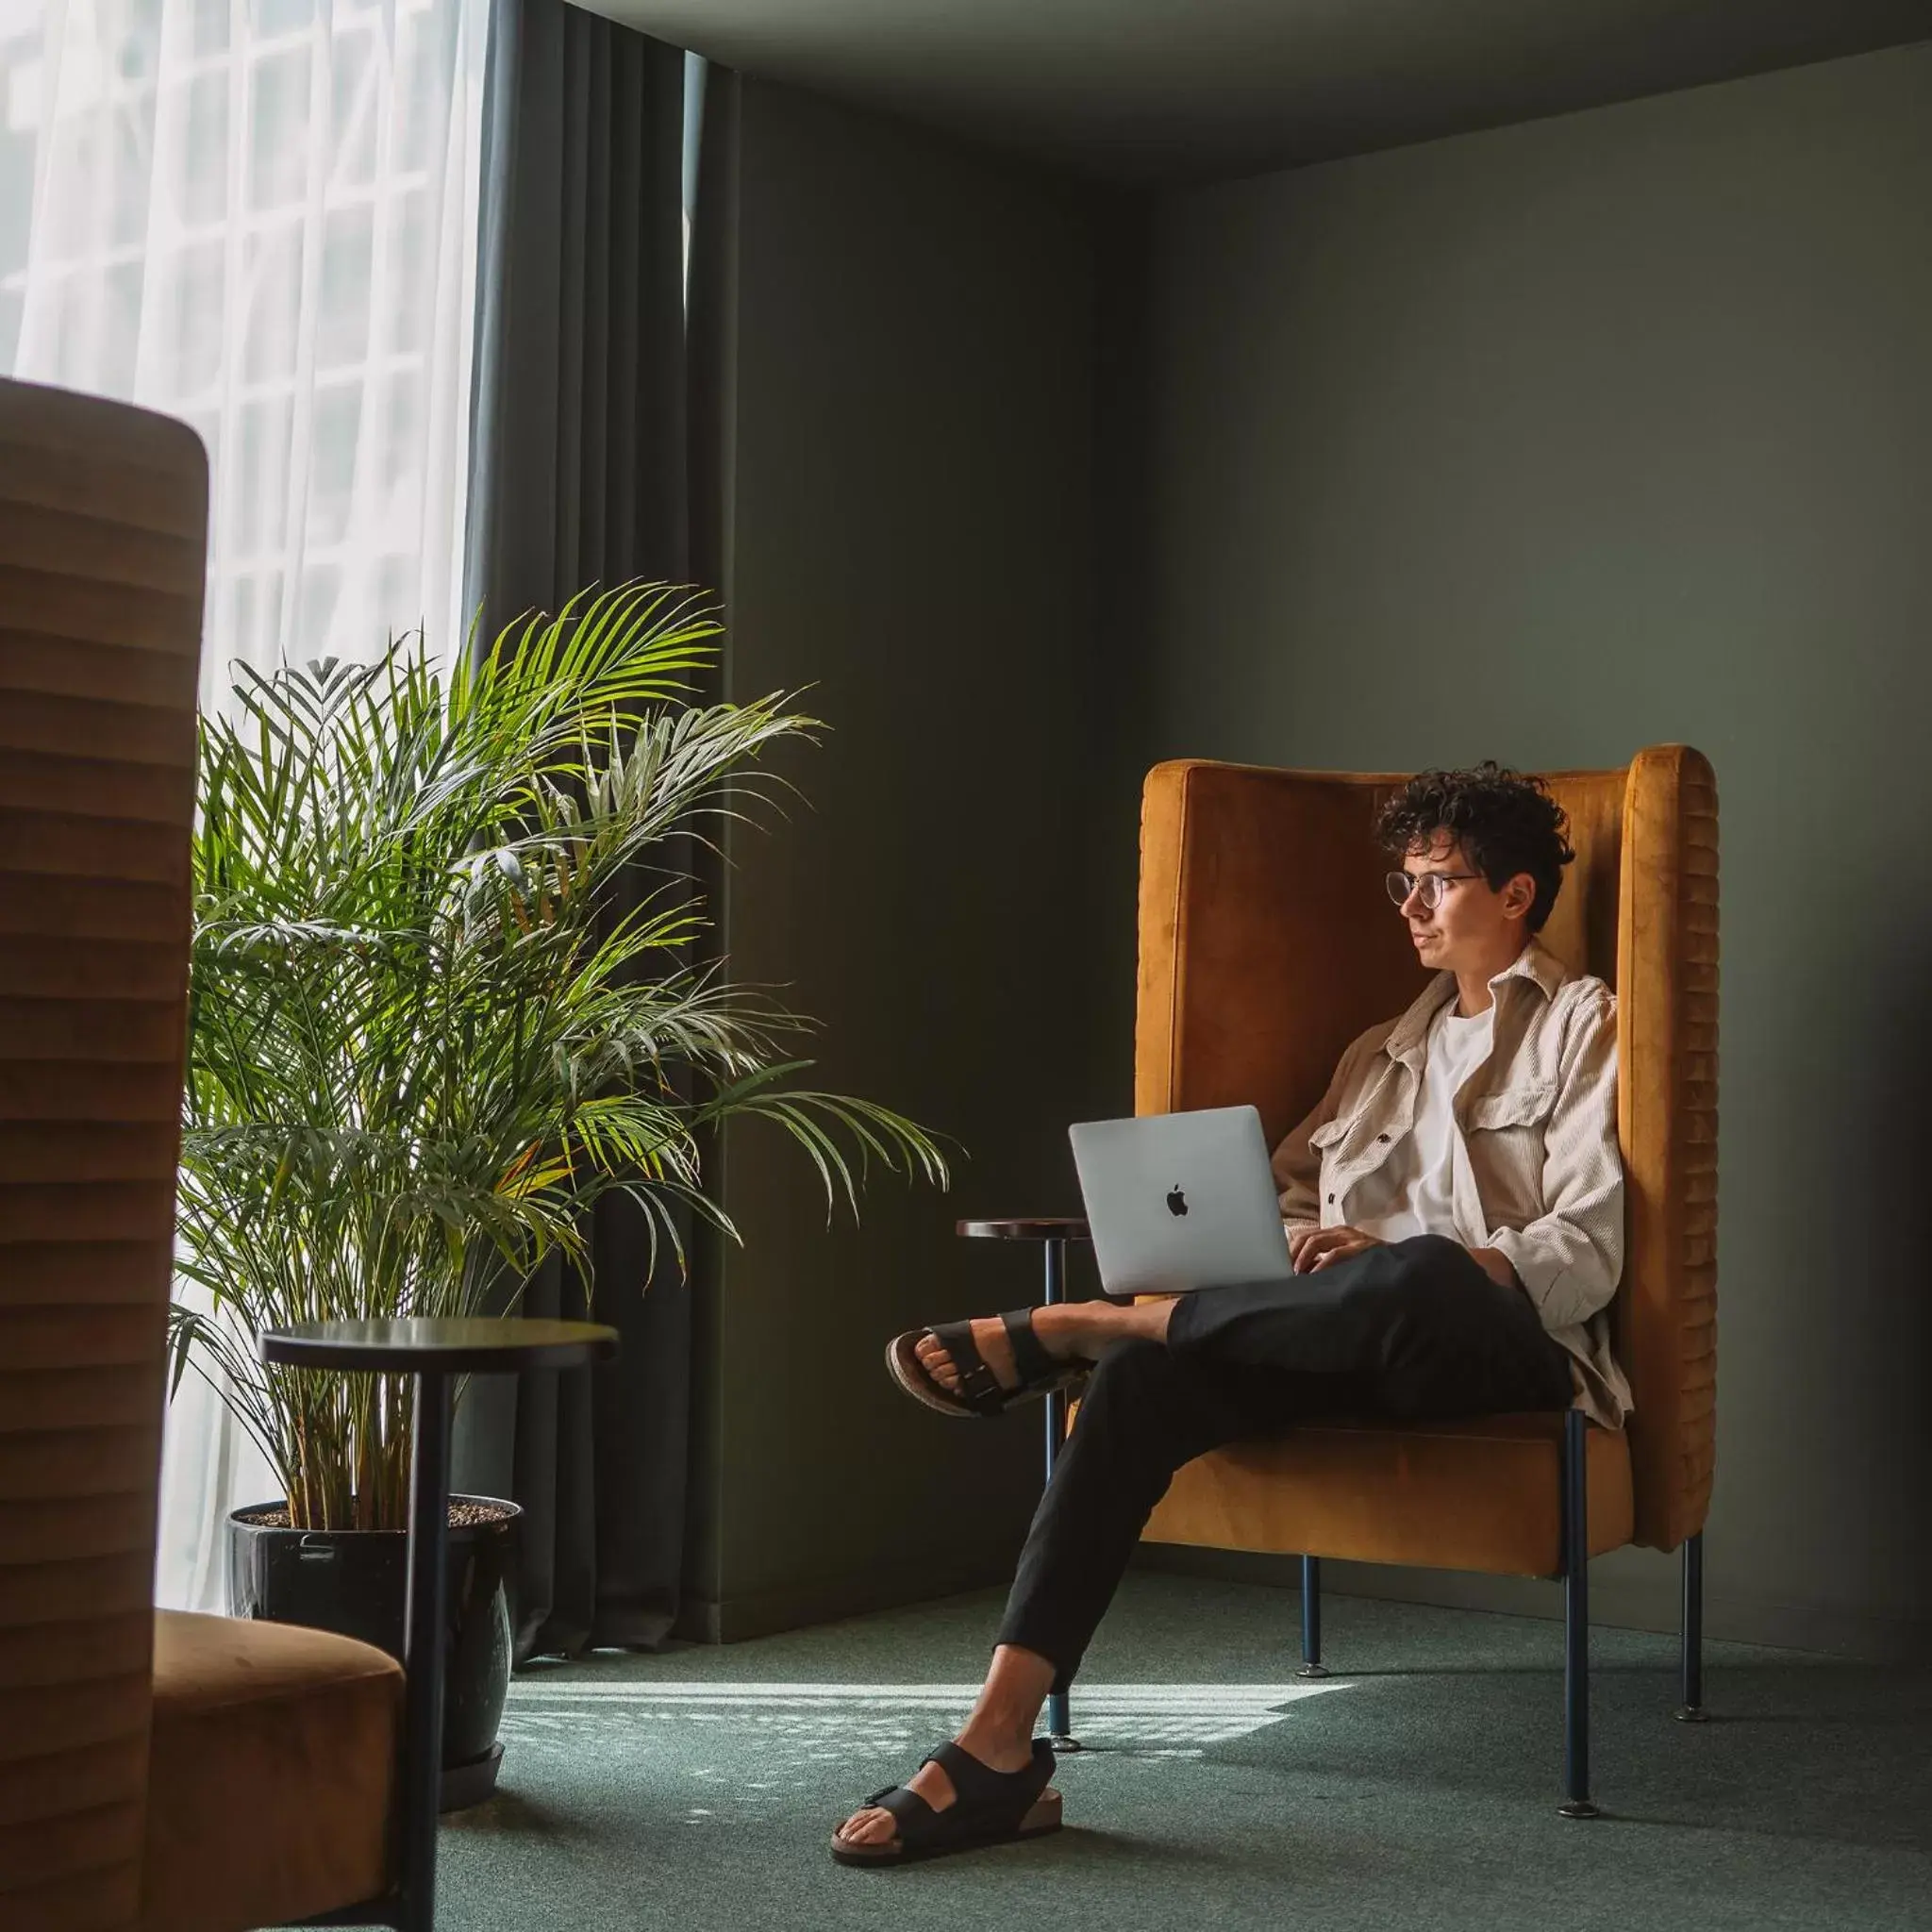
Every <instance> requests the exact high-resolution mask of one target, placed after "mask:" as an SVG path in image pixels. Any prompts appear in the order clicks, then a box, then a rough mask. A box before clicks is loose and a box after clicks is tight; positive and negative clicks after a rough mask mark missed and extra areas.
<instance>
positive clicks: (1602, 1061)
mask: <svg viewBox="0 0 1932 1932" xmlns="http://www.w3.org/2000/svg"><path fill="white" fill-rule="evenodd" d="M1566 830H1567V821H1566V820H1565V817H1564V814H1563V812H1562V810H1561V808H1559V807H1558V806H1557V804H1556V803H1555V801H1554V800H1553V799H1551V798H1550V796H1549V795H1548V791H1547V788H1546V787H1544V786H1543V784H1542V782H1541V780H1540V779H1536V778H1525V777H1522V776H1520V775H1518V774H1515V773H1512V772H1507V771H1504V770H1502V769H1500V768H1499V767H1497V766H1496V765H1495V764H1493V763H1491V764H1485V765H1482V766H1479V767H1477V768H1476V769H1474V770H1473V771H1465V772H1427V773H1424V774H1422V775H1420V776H1419V777H1416V778H1414V779H1412V780H1410V782H1409V783H1408V784H1407V786H1405V787H1404V788H1403V789H1402V790H1401V791H1398V792H1397V793H1395V794H1394V795H1393V796H1392V797H1391V798H1390V799H1389V800H1388V801H1387V802H1386V803H1385V805H1384V806H1383V807H1382V808H1381V811H1380V813H1379V815H1378V817H1377V820H1376V833H1377V836H1378V838H1379V839H1380V841H1381V842H1382V844H1383V846H1384V848H1385V849H1386V850H1387V851H1388V852H1389V853H1390V855H1391V857H1392V858H1396V859H1397V860H1398V861H1399V863H1400V865H1401V870H1400V871H1397V872H1391V873H1390V874H1389V893H1390V897H1391V900H1393V901H1394V902H1395V905H1396V907H1397V908H1398V909H1399V911H1400V913H1401V916H1402V918H1403V919H1404V920H1405V921H1406V922H1407V925H1408V929H1409V934H1410V937H1411V939H1412V940H1413V941H1414V944H1415V948H1416V953H1417V956H1418V958H1420V959H1421V961H1422V963H1423V964H1424V966H1429V967H1433V968H1436V969H1437V971H1436V973H1435V975H1434V977H1433V978H1432V979H1431V981H1430V982H1429V984H1428V986H1427V987H1426V989H1425V990H1424V991H1423V993H1422V994H1421V996H1420V997H1419V998H1417V999H1416V1001H1415V1002H1414V1004H1413V1005H1411V1006H1410V1008H1408V1010H1407V1012H1406V1013H1404V1014H1402V1015H1401V1016H1400V1017H1399V1018H1397V1019H1394V1020H1390V1021H1385V1022H1383V1023H1382V1024H1379V1025H1377V1026H1374V1027H1372V1028H1371V1029H1370V1030H1369V1031H1368V1032H1367V1033H1365V1034H1363V1035H1362V1036H1361V1037H1360V1038H1359V1039H1358V1040H1357V1041H1355V1042H1354V1043H1353V1044H1352V1045H1351V1046H1350V1047H1349V1048H1348V1050H1347V1051H1346V1052H1345V1053H1344V1054H1343V1055H1342V1057H1341V1064H1340V1065H1339V1066H1338V1067H1337V1068H1336V1070H1335V1075H1334V1077H1333V1078H1332V1079H1331V1080H1330V1081H1329V1083H1328V1088H1327V1091H1326V1092H1324V1094H1323V1096H1322V1098H1321V1100H1320V1102H1319V1103H1318V1104H1317V1106H1316V1107H1315V1108H1314V1110H1313V1111H1312V1112H1311V1113H1310V1114H1309V1115H1308V1116H1307V1119H1306V1120H1304V1121H1302V1122H1301V1123H1300V1124H1298V1125H1297V1126H1296V1127H1295V1128H1294V1129H1293V1131H1292V1132H1291V1133H1290V1134H1289V1135H1288V1137H1287V1139H1286V1140H1284V1141H1282V1142H1281V1144H1280V1146H1279V1147H1278V1148H1277V1149H1276V1150H1275V1153H1274V1173H1275V1177H1276V1179H1277V1180H1278V1182H1279V1183H1280V1186H1281V1212H1282V1218H1283V1220H1284V1222H1285V1223H1286V1224H1287V1227H1288V1235H1289V1250H1290V1256H1291V1264H1292V1267H1293V1271H1294V1273H1293V1275H1292V1277H1291V1278H1290V1279H1287V1280H1281V1281H1270V1282H1264V1283H1257V1284H1254V1285H1250V1286H1237V1287H1228V1288H1216V1289H1208V1290H1204V1291H1197V1292H1194V1293H1191V1294H1186V1295H1181V1296H1178V1297H1175V1298H1172V1299H1165V1300H1158V1301H1146V1302H1141V1303H1137V1304H1132V1305H1126V1306H1123V1305H1120V1304H1116V1303H1112V1302H1065V1303H1060V1304H1058V1305H1055V1306H1053V1307H1038V1308H1031V1309H1024V1310H1020V1311H1017V1312H1015V1313H1013V1314H1008V1315H1000V1316H991V1317H987V1318H984V1319H981V1320H976V1321H973V1322H957V1323H948V1324H941V1325H939V1326H935V1327H932V1328H927V1329H924V1330H918V1331H912V1332H909V1333H908V1334H906V1335H902V1336H900V1337H898V1338H897V1339H896V1340H895V1341H893V1343H892V1344H891V1348H890V1349H889V1351H888V1361H889V1364H890V1366H891V1370H892V1374H893V1375H894V1376H895V1378H896V1379H897V1380H898V1382H899V1383H900V1385H901V1386H902V1387H903V1388H904V1389H905V1390H906V1391H907V1392H908V1393H909V1394H911V1395H914V1396H916V1397H917V1398H918V1399H919V1400H920V1401H922V1402H924V1403H925V1404H926V1405H927V1406H928V1407H933V1408H937V1409H940V1410H941V1411H943V1412H944V1413H946V1414H949V1415H959V1416H974V1415H988V1414H997V1413H999V1412H1001V1411H1002V1410H1004V1409H1005V1408H1007V1407H1010V1406H1011V1405H1012V1404H1013V1403H1015V1402H1017V1401H1021V1400H1024V1399H1025V1398H1027V1397H1029V1396H1034V1395H1039V1394H1041V1393H1044V1392H1045V1391H1047V1390H1049V1389H1053V1388H1057V1387H1060V1386H1063V1385H1064V1384H1065V1383H1066V1382H1067V1381H1068V1380H1069V1379H1070V1378H1072V1377H1074V1376H1077V1375H1079V1374H1082V1373H1084V1372H1085V1370H1086V1369H1087V1367H1088V1365H1089V1364H1091V1365H1092V1371H1091V1377H1090V1378H1089V1380H1088V1382H1087V1387H1086V1392H1085V1395H1084V1397H1083V1399H1082V1402H1081V1405H1080V1414H1079V1420H1078V1423H1077V1424H1076V1426H1075V1427H1074V1431H1073V1433H1072V1435H1071V1437H1070V1439H1069V1441H1068V1442H1067V1444H1066V1447H1065V1448H1064V1450H1063V1451H1062V1453H1061V1455H1060V1457H1059V1460H1058V1466H1057V1468H1056V1470H1055V1472H1054V1476H1053V1481H1052V1483H1051V1484H1050V1485H1049V1487H1048V1489H1047V1491H1046V1493H1045V1495H1044V1496H1043V1497H1042V1498H1041V1504H1040V1507H1039V1510H1038V1512H1037V1514H1036V1515H1035V1517H1034V1519H1033V1527H1032V1530H1031V1532H1030V1533H1029V1535H1028V1537H1027V1540H1026V1544H1025V1548H1024V1551H1023V1552H1022V1554H1021V1557H1020V1565H1019V1571H1018V1574H1017V1575H1016V1577H1015V1579H1014V1583H1013V1589H1012V1594H1011V1596H1010V1598H1009V1599H1008V1606H1007V1611H1006V1616H1005V1619H1004V1621H1003V1623H1002V1624H1001V1627H1000V1631H999V1637H998V1641H997V1647H996V1648H995V1650H994V1652H993V1656H992V1663H991V1669H990V1671H989V1673H988V1674H987V1678H986V1683H985V1686H984V1688H983V1689H982V1690H981V1691H980V1694H979V1699H978V1702H977V1703H976V1704H975V1705H974V1708H973V1712H972V1715H971V1716H970V1717H969V1718H968V1719H967V1721H966V1724H965V1727H964V1728H963V1729H962V1730H961V1731H960V1733H959V1735H958V1738H957V1740H954V1741H953V1742H952V1743H951V1744H945V1745H941V1747H940V1749H939V1750H938V1751H937V1752H936V1753H935V1754H934V1756H933V1757H930V1758H928V1759H927V1760H926V1762H925V1763H924V1765H922V1766H921V1767H920V1769H919V1770H918V1771H917V1772H916V1773H915V1774H913V1775H912V1776H911V1777H910V1778H909V1779H908V1781H907V1783H906V1784H905V1785H903V1786H898V1787H894V1788H893V1789H891V1790H888V1791H882V1792H880V1793H879V1794H877V1796H876V1797H875V1798H874V1799H872V1800H870V1801H869V1802H868V1803H867V1805H866V1806H865V1807H863V1808H861V1809H860V1810H858V1812H856V1813H855V1814H854V1815H853V1816H852V1817H850V1818H848V1819H847V1820H846V1821H845V1823H844V1824H842V1825H841V1826H840V1828H839V1830H838V1832H837V1833H836V1835H835V1836H834V1838H833V1840H832V1854H833V1856H834V1857H836V1858H838V1859H839V1860H840V1861H841V1863H846V1864H896V1863H901V1862H904V1861H906V1860H907V1859H909V1858H916V1857H932V1856H935V1855H937V1854H940V1853H942V1852H948V1851H957V1850H964V1849H966V1848H968V1847H969V1846H973V1845H980V1844H988V1843H992V1842H997V1841H1000V1840H1007V1839H1011V1838H1017V1837H1024V1836H1031V1835H1033V1834H1035V1833H1038V1832H1042V1831H1049V1830H1052V1829H1053V1828H1054V1827H1055V1826H1056V1825H1058V1823H1059V1800H1058V1793H1056V1792H1055V1791H1053V1790H1051V1789H1050V1788H1049V1780H1050V1779H1051V1776H1052V1774H1053V1768H1054V1758H1053V1753H1052V1750H1051V1748H1050V1747H1049V1746H1048V1745H1047V1743H1046V1742H1045V1740H1035V1739H1034V1736H1033V1728H1034V1724H1035V1722H1036V1721H1037V1719H1038V1717H1039V1714H1040V1708H1041V1704H1042V1703H1043V1702H1044V1700H1045V1698H1046V1695H1047V1693H1048V1691H1050V1690H1052V1689H1053V1688H1054V1687H1055V1685H1056V1683H1058V1684H1059V1685H1060V1686H1062V1687H1063V1686H1065V1685H1066V1684H1068V1683H1070V1682H1071V1680H1072V1678H1073V1676H1074V1673H1075V1672H1076V1671H1077V1670H1078V1668H1079V1665H1080V1659H1081V1657H1082V1656H1083V1655H1084V1653H1085V1651H1086V1648H1087V1645H1088V1642H1089V1641H1090V1640H1091V1637H1092V1635H1093V1632H1094V1630H1095V1628H1096V1627H1097V1626H1098V1624H1099V1622H1100V1619H1101V1617H1102V1615H1103V1613H1104V1612H1105V1611H1106V1608H1107V1606H1108V1602H1109V1601H1110V1600H1111V1598H1112V1596H1113V1593H1114V1591H1115V1589H1116V1587H1117V1586H1118V1584H1119V1581H1120V1578H1121V1576H1122V1574H1124V1571H1125V1568H1126V1565H1127V1560H1128V1557H1129V1556H1130V1555H1131V1554H1132V1551H1133V1547H1134V1543H1135V1541H1136V1540H1137V1539H1138V1538H1139V1536H1140V1534H1141V1528H1142V1526H1143V1525H1144V1524H1145V1523H1146V1521H1147V1518H1148V1515H1149V1514H1150V1513H1151V1511H1152V1510H1153V1508H1154V1506H1155V1504H1156V1503H1158V1501H1159V1499H1160V1497H1161V1496H1162V1494H1163V1493H1164V1492H1165V1491H1166V1489H1167V1486H1168V1484H1169V1482H1170V1480H1171V1479H1172V1477H1173V1475H1174V1472H1175V1471H1176V1470H1177V1469H1179V1468H1180V1467H1181V1466H1182V1465H1183V1464H1184V1463H1187V1462H1189V1461H1191V1460H1192V1459H1193V1458H1194V1457H1197V1456H1200V1455H1203V1454H1204V1453H1206V1452H1207V1451H1208V1450H1209V1449H1213V1448H1216V1447H1218V1446H1220V1445H1221V1444H1223V1443H1224V1442H1229V1441H1235V1440H1236V1439H1238V1438H1241V1437H1246V1436H1259V1435H1266V1434H1270V1433H1273V1432H1275V1431H1278V1430H1281V1429H1283V1428H1287V1427H1290V1426H1291V1425H1292V1424H1295V1423H1297V1422H1301V1421H1307V1420H1311V1419H1315V1418H1319V1417H1324V1416H1334V1415H1342V1414H1347V1415H1354V1416H1365V1417H1375V1416H1380V1417H1386V1418H1389V1419H1391V1420H1400V1421H1409V1420H1420V1419H1423V1418H1446V1417H1453V1416H1460V1415H1484V1414H1492V1413H1497V1412H1502V1411H1508V1410H1524V1409H1563V1408H1567V1407H1571V1406H1572V1405H1573V1403H1574V1404H1580V1405H1581V1406H1582V1407H1583V1408H1584V1409H1585V1410H1586V1411H1587V1412H1588V1413H1589V1414H1590V1416H1591V1418H1592V1419H1593V1420H1594V1421H1596V1422H1598V1423H1600V1424H1604V1425H1606V1426H1607V1427H1611V1428H1616V1427H1620V1426H1621V1425H1622V1423H1623V1419H1624V1416H1625V1415H1626V1414H1627V1413H1628V1411H1629V1408H1630V1395H1629V1386H1628V1384H1627V1383H1626V1382H1625V1381H1624V1377H1623V1374H1621V1372H1620V1371H1619V1369H1618V1367H1617V1365H1616V1363H1615V1361H1614V1360H1613V1359H1612V1358H1611V1356H1610V1352H1609V1338H1608V1324H1607V1314H1606V1310H1607V1307H1608V1304H1609V1302H1610V1298H1611V1296H1612V1295H1613V1294H1614V1292H1615V1291H1616V1287H1617V1280H1618V1276H1619V1274H1620V1273H1621V1272H1622V1268H1623V1249H1624V1173H1623V1165H1622V1162H1621V1160H1620V1159H1619V1157H1618V1153H1617V1060H1616V1051H1617V1020H1616V1001H1615V998H1614V996H1613V995H1612V994H1611V992H1610V991H1609V989H1608V988H1607V986H1605V984H1604V983H1603V981H1602V980H1600V979H1594V978H1591V977H1587V976H1577V975H1574V974H1571V973H1570V972H1569V970H1568V969H1567V968H1566V967H1565V966H1564V965H1563V964H1562V962H1561V961H1560V960H1558V959H1557V958H1554V957H1553V956H1552V955H1551V954H1550V953H1548V952H1547V951H1545V950H1544V948H1543V946H1542V945H1541V942H1540V941H1538V939H1537V934H1538V933H1539V932H1540V931H1541V928H1542V926H1543V924H1544V922H1545V921H1546V920H1547V919H1548V917H1549V914H1550V909H1551V908H1552V907H1553V906H1554V904H1555V903H1556V898H1557V891H1558V890H1559V888H1560V886H1561V884H1562V877H1563V873H1562V869H1563V867H1564V866H1565V865H1567V864H1569V863H1570V861H1571V859H1572V858H1574V853H1573V851H1572V850H1571V847H1570V844H1569V841H1568V840H1567V838H1566V836H1565V834H1566Z"/></svg>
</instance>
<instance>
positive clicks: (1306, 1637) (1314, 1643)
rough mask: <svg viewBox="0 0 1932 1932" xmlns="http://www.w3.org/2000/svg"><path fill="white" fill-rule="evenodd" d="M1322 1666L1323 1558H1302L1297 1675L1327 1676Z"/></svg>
mask: <svg viewBox="0 0 1932 1932" xmlns="http://www.w3.org/2000/svg"><path fill="white" fill-rule="evenodd" d="M1327 1674H1328V1673H1327V1672H1326V1671H1324V1669H1323V1668H1322V1559H1321V1557H1303V1558H1302V1667H1301V1669H1300V1670H1298V1671H1297V1672H1296V1673H1295V1675H1296V1676H1297V1677H1325V1676H1326V1675H1327Z"/></svg>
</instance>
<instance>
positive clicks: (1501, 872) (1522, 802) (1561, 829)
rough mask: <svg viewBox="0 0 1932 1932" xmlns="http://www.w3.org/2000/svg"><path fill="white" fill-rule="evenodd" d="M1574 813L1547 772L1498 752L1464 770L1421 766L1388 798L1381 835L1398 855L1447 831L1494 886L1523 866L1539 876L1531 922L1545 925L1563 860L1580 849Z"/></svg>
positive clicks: (1379, 820)
mask: <svg viewBox="0 0 1932 1932" xmlns="http://www.w3.org/2000/svg"><path fill="white" fill-rule="evenodd" d="M1569 829H1570V820H1569V817H1568V815H1567V814H1566V813H1565V811H1564V810H1563V808H1562V807H1561V806H1560V805H1558V804H1557V801H1556V800H1555V799H1554V798H1552V797H1551V796H1550V788H1549V787H1548V786H1547V785H1545V784H1544V783H1543V781H1542V780H1541V778H1537V777H1528V778H1525V777H1524V775H1523V774H1522V773H1521V772H1512V771H1510V770H1508V769H1507V767H1506V766H1503V765H1499V764H1497V762H1496V761H1495V759H1494V758H1486V759H1485V760H1484V761H1483V762H1482V763H1481V764H1479V765H1477V766H1475V767H1474V769H1473V770H1471V771H1466V772H1418V773H1417V774H1416V775H1415V776H1414V777H1413V778H1411V779H1410V780H1409V781H1408V783H1407V785H1405V786H1404V787H1403V788H1402V790H1401V791H1398V792H1396V793H1395V794H1394V795H1393V796H1392V797H1391V798H1387V799H1385V800H1384V801H1383V803H1382V806H1381V808H1380V809H1379V810H1378V811H1377V812H1376V814H1375V837H1376V839H1377V840H1378V841H1380V843H1381V845H1382V849H1383V850H1384V851H1385V852H1388V853H1391V854H1392V855H1394V856H1396V857H1398V858H1400V857H1405V856H1407V854H1408V853H1409V852H1411V851H1412V850H1414V849H1415V848H1416V847H1418V846H1423V847H1426V846H1427V845H1429V844H1430V843H1432V842H1433V841H1434V838H1435V835H1436V833H1438V832H1448V833H1449V834H1450V835H1451V836H1452V837H1453V838H1454V839H1455V840H1456V841H1457V843H1458V844H1459V845H1460V846H1461V847H1462V855H1463V857H1464V858H1466V859H1467V860H1468V862H1469V863H1470V865H1472V866H1473V867H1474V869H1475V870H1476V871H1477V872H1479V873H1481V874H1482V875H1483V877H1484V878H1485V879H1487V880H1488V881H1489V885H1490V890H1491V891H1502V889H1503V887H1504V886H1505V885H1506V884H1507V882H1508V881H1509V880H1510V879H1512V878H1514V877H1515V876H1516V874H1518V873H1520V872H1526V873H1527V874H1529V875H1530V877H1531V878H1533V879H1534V880H1535V881H1536V898H1535V899H1534V900H1533V901H1532V902H1531V905H1530V908H1529V911H1528V913H1527V914H1526V915H1525V921H1526V924H1528V926H1529V929H1530V931H1531V932H1541V930H1542V929H1543V922H1544V921H1545V920H1547V919H1548V918H1549V916H1550V911H1551V908H1553V907H1555V905H1556V903H1557V892H1558V891H1561V890H1562V885H1563V868H1564V867H1565V866H1566V865H1568V864H1569V863H1570V861H1571V860H1572V859H1573V858H1575V857H1576V853H1575V850H1574V847H1573V846H1572V845H1571V843H1570V841H1569V839H1568V837H1567V836H1566V835H1567V833H1568V832H1569Z"/></svg>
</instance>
